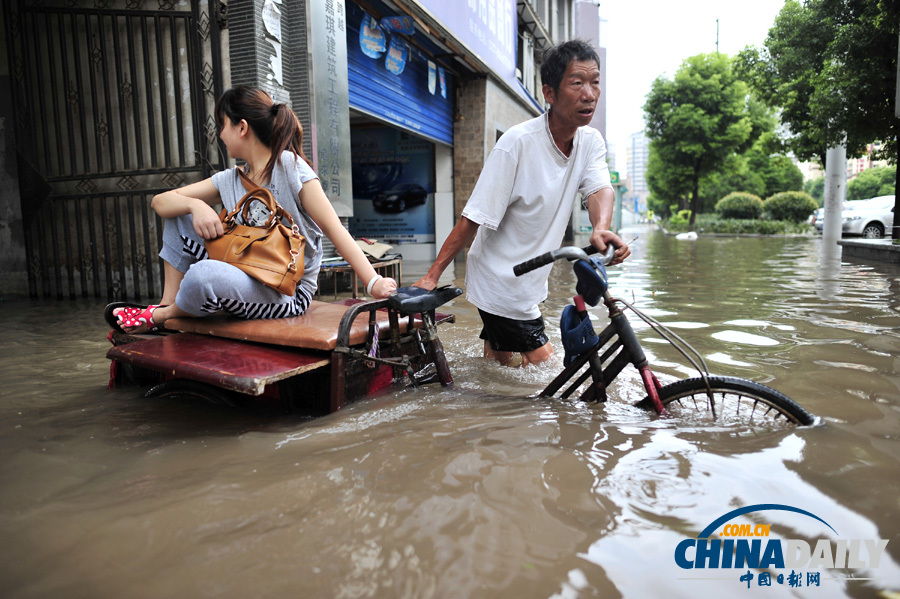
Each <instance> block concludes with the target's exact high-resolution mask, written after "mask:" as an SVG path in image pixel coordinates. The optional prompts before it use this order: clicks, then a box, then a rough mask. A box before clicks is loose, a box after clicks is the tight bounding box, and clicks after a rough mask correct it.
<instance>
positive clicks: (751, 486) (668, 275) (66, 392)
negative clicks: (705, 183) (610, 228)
mask: <svg viewBox="0 0 900 599" xmlns="http://www.w3.org/2000/svg"><path fill="white" fill-rule="evenodd" d="M641 234H642V236H643V237H642V238H641V239H640V240H639V241H638V242H636V243H635V253H634V256H633V258H632V259H631V260H630V261H629V262H628V263H627V264H626V265H625V266H623V267H617V268H614V269H612V271H611V287H612V290H613V292H614V293H615V294H619V295H621V296H623V297H626V298H627V299H628V300H629V301H631V300H634V302H635V303H636V305H638V306H639V307H641V308H642V309H644V310H645V311H647V312H648V313H650V314H651V315H653V316H655V317H656V318H658V319H659V320H661V321H662V322H664V323H666V324H667V325H668V326H669V327H671V328H673V330H674V331H675V332H677V333H679V334H680V335H681V336H682V337H684V338H685V339H686V340H687V341H689V342H690V343H691V344H692V345H694V346H695V347H696V348H697V349H698V350H700V352H701V353H702V354H703V356H704V357H705V358H706V359H707V361H708V362H709V365H710V368H711V369H712V370H713V371H714V372H716V373H717V374H728V375H735V376H743V377H746V378H750V379H753V380H756V381H759V382H762V383H765V384H767V385H770V386H772V387H775V388H776V389H778V390H780V391H782V392H783V393H785V394H787V395H788V396H790V397H792V398H794V399H795V400H797V401H798V402H800V403H801V404H803V405H804V406H805V407H806V408H807V409H809V410H810V411H812V412H814V413H815V414H817V415H819V416H820V417H821V418H822V423H821V424H820V425H819V426H815V427H810V428H803V429H798V430H780V431H761V430H752V429H747V428H740V427H738V428H735V427H710V426H705V425H697V424H692V423H690V422H684V421H672V420H661V419H658V418H655V417H653V416H650V415H648V414H647V413H645V412H642V411H639V410H637V409H635V408H632V407H630V406H629V405H628V404H627V403H625V402H623V401H621V399H623V398H624V399H629V400H634V399H638V398H640V397H641V396H642V395H643V394H642V392H641V391H640V389H639V387H638V381H637V378H636V376H635V375H634V374H633V373H627V374H626V375H625V376H623V378H622V379H621V380H620V381H619V382H617V383H616V385H615V386H614V387H613V390H612V394H611V395H612V398H611V401H610V402H609V403H608V404H606V405H600V406H588V405H583V404H580V403H567V402H562V401H553V402H542V401H536V400H532V399H528V396H529V395H533V394H534V393H536V392H537V391H539V390H540V389H541V388H542V387H543V386H544V385H545V384H546V383H547V382H548V381H549V380H550V379H551V378H552V377H553V374H554V371H553V369H554V368H558V367H559V366H560V362H561V360H558V361H557V362H555V363H554V364H551V365H550V366H548V367H546V368H540V369H528V370H511V369H504V368H501V367H499V366H495V365H493V364H491V363H487V362H485V361H484V360H483V359H482V358H481V357H480V354H481V342H480V341H478V340H477V339H476V337H477V330H478V328H479V325H478V320H477V314H476V313H475V311H474V310H473V309H472V308H471V307H470V306H469V305H468V304H467V303H466V302H464V301H462V300H458V301H457V302H456V303H455V305H453V306H452V307H451V308H449V309H448V311H451V312H454V313H456V314H457V317H458V321H457V324H455V325H449V326H446V327H443V328H442V338H443V340H444V343H445V348H446V349H447V352H448V355H449V358H450V360H451V365H452V367H453V369H454V375H455V378H456V381H457V387H456V389H453V390H441V389H440V388H437V387H434V386H430V387H427V388H422V389H420V390H408V391H402V392H398V393H395V394H393V395H390V396H387V397H383V398H380V399H377V400H369V401H364V402H360V403H357V404H354V405H351V406H350V407H348V408H347V409H345V410H343V411H341V412H340V413H338V414H334V415H331V416H328V417H325V418H320V419H317V420H307V419H303V418H300V417H296V416H273V415H266V414H263V413H248V412H247V411H241V410H235V409H227V408H220V407H214V406H205V405H197V404H185V403H181V402H177V401H174V400H147V399H143V398H141V397H140V396H139V393H138V392H137V391H136V390H133V389H122V390H116V391H106V389H105V385H106V381H107V376H108V362H107V361H106V359H105V357H104V356H105V353H106V350H107V347H108V344H107V342H106V341H105V339H104V336H105V333H106V326H105V325H104V323H103V320H102V315H101V307H102V306H101V305H100V304H97V303H87V304H86V303H78V304H76V305H69V304H67V303H60V304H55V303H46V304H36V303H29V302H6V303H0V324H2V330H3V331H4V335H3V338H2V342H0V352H2V362H0V376H2V380H3V385H2V386H0V444H2V458H0V539H2V542H0V595H2V596H3V597H5V598H14V597H15V598H18V597H67V598H75V597H91V598H95V597H102V598H105V597H110V598H119V597H235V598H243V597H415V598H419V597H486V598H487V597H491V598H492V597H615V596H624V597H650V596H655V597H670V596H684V597H688V596H697V595H698V594H699V595H700V596H732V595H737V594H743V593H746V594H747V595H752V596H766V597H769V596H772V597H774V596H787V595H790V594H798V595H800V596H809V597H843V596H852V597H872V596H880V597H888V596H891V597H896V596H897V595H896V594H893V593H896V592H897V591H900V567H898V563H900V499H898V497H900V492H898V491H900V389H898V385H900V361H898V357H900V314H898V310H900V296H898V293H897V291H898V289H900V269H897V268H894V267H890V266H886V265H865V264H859V263H849V262H844V263H834V262H832V263H830V264H829V263H824V264H823V263H821V260H820V257H819V246H818V241H817V240H813V239H807V238H795V239H700V240H698V241H696V242H680V241H676V240H675V239H673V238H670V237H664V236H662V235H661V234H654V233H648V232H645V231H642V232H641ZM826 262H827V261H826ZM406 270H407V273H408V275H409V276H410V277H412V276H414V273H413V274H410V273H411V269H410V268H406ZM461 272H462V270H461V269H460V270H459V273H460V274H461ZM408 282H409V281H408ZM571 289H572V276H571V274H570V271H567V269H566V268H564V267H562V266H560V267H558V268H556V269H555V270H554V274H553V277H552V279H551V298H550V300H549V301H548V303H547V305H546V307H545V316H546V317H547V318H548V320H550V321H551V323H552V324H551V326H550V332H551V334H552V335H554V337H553V339H554V341H555V344H556V345H557V347H559V342H558V338H559V334H558V329H557V327H556V324H555V323H556V322H557V321H558V318H559V313H560V311H561V310H562V307H563V306H564V305H565V304H566V303H567V301H568V297H569V295H570V294H571V293H572V291H571ZM636 326H637V324H636ZM638 328H639V334H640V335H641V338H642V339H645V340H646V341H647V343H646V349H647V350H648V353H649V354H651V362H652V364H653V365H654V366H655V367H656V370H657V371H658V372H659V374H660V376H661V378H664V379H665V380H666V381H668V380H674V378H676V377H682V376H684V375H685V374H688V371H687V370H686V369H685V368H683V367H682V366H679V364H680V363H682V362H683V361H684V360H683V359H682V358H681V356H680V355H679V354H677V353H676V352H674V351H673V350H671V349H670V348H668V347H667V346H665V345H663V344H660V343H657V342H655V341H653V340H652V337H653V333H652V332H651V331H650V330H649V329H648V328H647V327H645V326H640V327H638ZM755 504H783V505H788V506H794V507H797V508H800V509H803V510H806V511H807V512H810V513H812V514H814V515H815V516H818V517H819V518H821V519H822V520H824V521H825V522H827V523H828V524H829V525H830V526H831V527H832V528H833V529H834V531H836V534H835V533H831V532H830V531H828V530H827V529H824V530H823V528H824V527H823V526H821V524H820V523H818V522H817V521H815V520H813V519H811V518H809V517H805V516H801V515H798V514H795V513H789V512H784V511H759V512H757V513H755V514H754V515H753V516H752V518H750V517H749V516H748V517H744V518H738V519H736V520H735V522H752V523H767V524H768V523H771V524H772V537H773V538H774V537H777V538H779V539H807V540H808V541H809V542H810V545H815V542H816V539H819V538H830V539H832V540H834V539H887V540H888V541H889V542H888V546H887V549H886V551H885V554H884V555H883V556H882V559H881V561H880V563H879V564H878V566H877V567H868V568H843V569H838V570H827V569H824V568H819V569H818V570H816V569H814V568H800V572H801V573H802V574H803V575H804V578H803V579H802V584H803V587H802V588H799V589H796V588H790V587H789V585H788V581H787V579H785V581H784V583H783V584H778V583H777V582H775V581H774V580H773V582H772V586H771V587H770V588H763V587H758V586H757V583H758V580H757V578H754V579H753V581H752V583H751V588H750V589H749V590H748V589H747V583H746V582H741V581H739V576H740V575H741V574H743V573H744V572H743V571H742V570H736V569H724V568H723V569H715V570H713V569H706V570H698V569H693V570H686V569H681V568H679V567H678V566H677V565H676V563H675V560H674V553H675V548H676V546H677V545H678V543H679V542H680V541H682V540H684V539H687V538H695V537H696V536H697V534H698V533H699V532H700V531H701V530H702V529H703V528H704V527H706V526H707V525H708V524H710V523H711V522H712V521H713V520H714V519H716V518H717V517H718V516H721V515H723V514H725V513H726V512H729V511H731V510H733V509H736V508H738V507H741V506H746V505H755ZM748 518H749V519H748ZM763 542H764V543H765V539H764V540H763ZM788 570H790V569H788ZM814 571H819V572H820V573H821V574H822V577H821V581H820V586H819V587H813V588H808V587H807V586H806V585H807V582H808V581H807V579H806V578H805V575H806V574H807V573H812V572H814ZM785 572H787V570H786V571H785ZM754 573H755V574H756V575H757V576H758V574H759V573H760V571H759V570H754ZM848 576H853V577H857V578H865V579H866V580H858V581H852V582H849V581H848V580H847V577H848Z"/></svg>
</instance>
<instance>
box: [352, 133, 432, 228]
mask: <svg viewBox="0 0 900 599" xmlns="http://www.w3.org/2000/svg"><path fill="white" fill-rule="evenodd" d="M350 147H351V150H352V157H353V158H352V165H353V170H352V172H353V216H352V217H351V218H350V222H349V225H350V233H352V234H353V236H354V237H368V238H370V239H379V240H381V241H384V242H386V243H390V244H393V245H398V244H403V243H434V193H433V192H434V175H433V172H434V167H433V165H434V144H433V143H431V142H429V141H426V140H424V139H421V138H418V137H415V136H413V135H410V134H409V133H406V132H405V131H401V130H399V129H394V128H392V127H371V128H355V129H353V130H352V131H351V134H350Z"/></svg>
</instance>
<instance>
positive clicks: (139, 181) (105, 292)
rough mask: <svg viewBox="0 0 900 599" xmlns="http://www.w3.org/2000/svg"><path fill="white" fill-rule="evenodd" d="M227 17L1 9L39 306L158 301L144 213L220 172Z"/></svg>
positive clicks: (69, 5) (106, 2) (160, 9)
mask: <svg viewBox="0 0 900 599" xmlns="http://www.w3.org/2000/svg"><path fill="white" fill-rule="evenodd" d="M151 5H152V6H151ZM224 6H225V4H224V3H220V2H218V1H217V0H12V1H11V2H9V3H8V4H7V7H8V8H7V14H6V25H7V39H8V43H9V63H10V69H11V76H12V77H11V79H12V81H13V86H14V89H13V90H12V91H13V103H14V109H15V135H16V145H17V150H18V155H17V158H18V162H19V184H20V189H21V195H22V215H23V221H24V225H25V246H26V247H25V249H26V254H27V259H28V284H29V290H30V293H31V296H32V297H43V298H59V299H63V298H72V299H74V298H76V297H96V298H102V297H106V298H108V299H123V300H124V299H135V300H141V299H143V298H145V297H148V298H153V297H158V296H159V295H161V293H162V263H161V261H160V260H159V258H158V257H157V253H158V251H159V246H160V240H161V236H162V224H161V221H160V220H159V218H158V217H157V215H156V214H155V212H153V211H152V210H151V209H150V199H151V198H152V197H153V195H154V194H156V193H159V192H161V191H164V190H166V189H171V188H173V187H177V186H180V185H184V184H186V183H191V182H194V181H198V180H201V179H203V178H205V177H208V176H209V175H210V174H211V173H212V172H213V171H215V170H219V169H221V168H223V167H224V156H223V154H222V152H221V150H220V147H219V144H218V138H217V127H216V123H215V119H214V118H213V107H214V105H215V99H216V98H217V97H218V96H219V95H220V93H221V91H222V76H221V71H222V69H221V64H222V57H221V56H220V40H219V30H220V27H222V26H223V23H222V22H221V17H222V15H221V13H222V12H224V11H223V9H224Z"/></svg>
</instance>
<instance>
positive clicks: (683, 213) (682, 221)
mask: <svg viewBox="0 0 900 599" xmlns="http://www.w3.org/2000/svg"><path fill="white" fill-rule="evenodd" d="M669 222H670V223H672V224H673V225H675V226H676V227H678V226H683V225H689V224H690V222H691V211H690V210H679V211H678V214H676V215H675V216H673V217H672V218H671V219H669Z"/></svg>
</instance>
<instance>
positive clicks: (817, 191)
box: [803, 177, 825, 206]
mask: <svg viewBox="0 0 900 599" xmlns="http://www.w3.org/2000/svg"><path fill="white" fill-rule="evenodd" d="M803 191H805V192H806V193H808V194H809V195H811V196H812V197H813V199H814V200H815V201H816V202H817V203H818V204H819V206H821V205H822V202H824V201H825V177H816V178H815V179H810V180H809V181H806V182H804V183H803Z"/></svg>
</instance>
